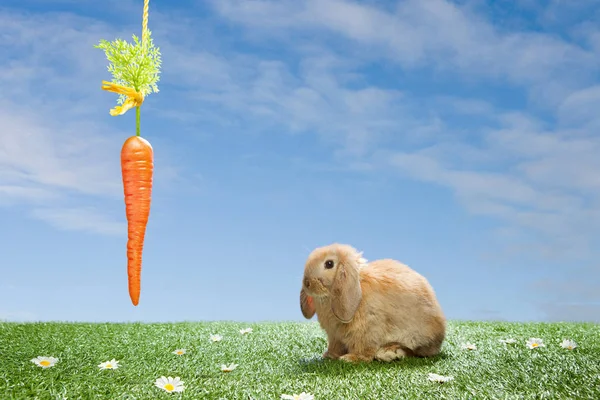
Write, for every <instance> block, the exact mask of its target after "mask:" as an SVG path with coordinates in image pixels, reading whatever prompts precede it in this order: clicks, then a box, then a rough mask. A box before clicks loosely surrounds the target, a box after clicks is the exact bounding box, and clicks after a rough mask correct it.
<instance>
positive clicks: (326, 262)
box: [325, 260, 333, 269]
mask: <svg viewBox="0 0 600 400" xmlns="http://www.w3.org/2000/svg"><path fill="white" fill-rule="evenodd" d="M325 268H327V269H331V268H333V261H332V260H327V261H325Z"/></svg>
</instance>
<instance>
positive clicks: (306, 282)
mask: <svg viewBox="0 0 600 400" xmlns="http://www.w3.org/2000/svg"><path fill="white" fill-rule="evenodd" d="M304 287H306V288H307V289H308V288H309V287H310V281H309V280H308V278H304Z"/></svg>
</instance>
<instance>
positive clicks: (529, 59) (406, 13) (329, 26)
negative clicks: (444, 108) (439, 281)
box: [212, 0, 600, 105]
mask: <svg viewBox="0 0 600 400" xmlns="http://www.w3.org/2000/svg"><path fill="white" fill-rule="evenodd" d="M212 4H213V7H214V8H215V10H216V11H217V12H219V14H220V15H222V16H223V17H225V18H229V19H230V20H232V21H235V22H237V23H240V24H243V25H245V26H249V27H251V28H252V29H253V30H254V31H263V32H265V31H267V32H272V31H273V30H276V31H277V36H275V35H271V36H270V37H271V38H273V39H276V38H277V37H279V38H288V39H290V38H292V35H295V34H296V33H297V32H298V31H301V30H309V29H317V30H321V31H325V32H329V33H332V34H334V35H337V36H338V37H341V38H345V39H347V40H349V41H351V42H352V46H347V44H343V45H342V46H344V45H345V46H346V47H347V48H348V49H350V50H346V52H351V53H354V54H355V53H359V54H360V56H362V57H363V58H367V59H369V58H370V59H374V58H376V59H382V58H383V59H386V60H389V61H392V62H396V63H398V64H399V65H401V66H402V67H404V68H408V69H412V68H421V67H429V66H431V65H433V66H435V68H436V69H438V70H440V71H446V72H449V73H452V74H457V75H458V76H460V77H461V78H462V79H467V80H470V79H473V78H475V79H483V78H488V79H489V78H494V79H498V80H499V81H500V82H501V81H508V82H510V83H513V84H517V85H521V86H525V87H527V88H528V89H529V90H530V92H531V94H532V95H533V96H534V97H535V98H536V99H537V100H538V101H539V102H541V103H549V104H550V105H556V103H557V102H558V101H559V99H560V98H561V97H563V96H564V95H566V94H567V93H568V92H569V91H570V90H572V89H573V88H580V87H583V86H585V84H586V83H587V82H590V81H592V80H593V79H594V76H595V75H594V72H593V71H594V70H595V68H597V66H598V64H599V62H600V58H599V57H598V54H596V53H594V52H593V51H590V50H588V49H585V48H583V47H581V46H578V45H576V44H573V43H569V42H567V41H564V40H562V39H560V38H557V37H555V36H552V35H547V34H544V33H539V32H532V31H514V30H511V31H508V30H503V29H502V28H501V27H499V26H496V25H492V24H491V23H490V22H489V21H488V20H486V18H485V17H484V16H483V15H481V14H480V13H477V12H475V10H473V9H472V8H470V7H469V6H468V3H467V5H458V4H456V3H453V2H449V1H446V0H430V1H420V0H408V1H402V2H399V3H398V5H397V7H395V8H394V10H384V9H381V8H378V7H376V6H375V5H371V4H365V3H359V2H354V1H345V0H311V1H306V2H295V1H291V0H286V1H251V2H246V1H244V0H223V1H221V0H215V1H213V2H212ZM294 38H295V36H294ZM325 38H326V39H324V40H326V41H328V42H330V43H332V42H333V43H335V42H334V41H333V40H327V36H325ZM292 40H294V39H292ZM342 46H337V48H338V51H342V50H339V49H340V47H342ZM356 46H359V48H360V51H358V50H357V48H356ZM559 77H560V79H557V78H559Z"/></svg>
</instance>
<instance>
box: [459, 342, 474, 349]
mask: <svg viewBox="0 0 600 400" xmlns="http://www.w3.org/2000/svg"><path fill="white" fill-rule="evenodd" d="M462 348H463V349H465V350H477V346H476V345H474V344H473V343H465V344H463V345H462Z"/></svg>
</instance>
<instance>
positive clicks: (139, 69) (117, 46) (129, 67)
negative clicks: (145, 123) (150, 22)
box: [94, 30, 162, 104]
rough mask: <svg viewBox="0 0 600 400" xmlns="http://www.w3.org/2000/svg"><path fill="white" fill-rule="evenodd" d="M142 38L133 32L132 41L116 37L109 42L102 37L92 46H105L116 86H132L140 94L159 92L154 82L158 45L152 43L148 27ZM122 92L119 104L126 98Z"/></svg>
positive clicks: (158, 67)
mask: <svg viewBox="0 0 600 400" xmlns="http://www.w3.org/2000/svg"><path fill="white" fill-rule="evenodd" d="M144 39H145V41H144V42H141V41H140V40H139V39H138V38H137V37H136V36H135V35H133V42H134V43H127V42H126V41H125V40H121V39H116V40H114V41H112V42H109V41H107V40H101V41H100V44H98V45H95V46H94V47H96V48H99V49H102V50H104V53H105V54H106V58H107V59H108V61H109V62H110V64H109V66H108V71H109V72H110V73H111V74H112V76H113V81H112V83H113V84H115V85H118V86H122V87H127V88H133V89H134V90H135V91H136V92H138V93H139V94H141V95H142V96H144V97H145V96H147V95H149V94H150V93H158V86H157V82H158V80H159V74H160V64H161V61H162V60H161V58H160V49H159V48H158V47H154V43H153V41H152V37H151V33H150V31H149V30H148V31H147V36H146V37H145V38H144ZM127 97H128V96H127V95H126V94H125V93H120V94H119V98H118V100H117V103H118V104H123V103H124V102H125V101H126V100H127Z"/></svg>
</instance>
